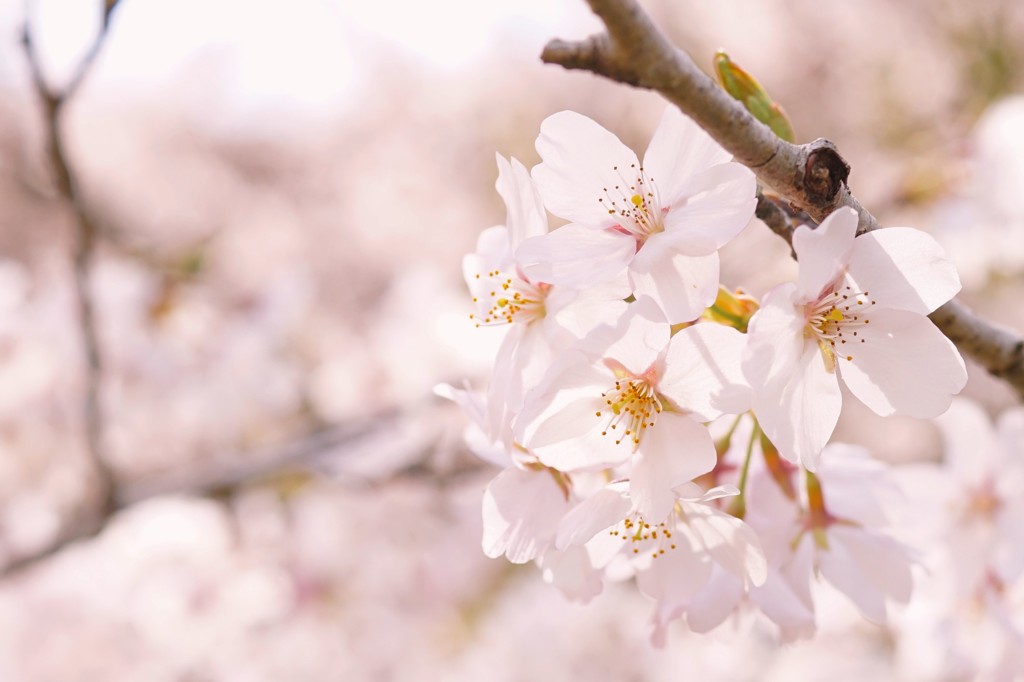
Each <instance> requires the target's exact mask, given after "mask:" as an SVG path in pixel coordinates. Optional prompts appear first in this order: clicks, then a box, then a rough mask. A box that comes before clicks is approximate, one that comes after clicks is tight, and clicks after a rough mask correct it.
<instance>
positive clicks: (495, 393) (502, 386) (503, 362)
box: [485, 324, 526, 440]
mask: <svg viewBox="0 0 1024 682" xmlns="http://www.w3.org/2000/svg"><path fill="white" fill-rule="evenodd" d="M525 335H526V325H522V324H514V325H511V327H510V329H509V330H508V333H506V334H505V338H504V339H503V340H502V342H501V346H499V347H498V353H497V354H496V355H495V360H494V371H493V372H491V383H490V385H489V386H488V387H487V412H486V415H487V420H486V422H485V432H486V433H487V435H488V436H489V437H490V438H491V439H492V440H504V438H503V433H504V432H505V431H506V430H507V429H508V428H509V426H510V421H511V418H512V415H514V414H515V413H517V412H518V411H519V409H520V408H521V407H522V401H523V397H524V395H523V391H522V383H521V381H520V380H519V370H518V369H517V367H516V351H517V350H518V349H519V347H520V342H521V341H522V339H523V338H524V336H525Z"/></svg>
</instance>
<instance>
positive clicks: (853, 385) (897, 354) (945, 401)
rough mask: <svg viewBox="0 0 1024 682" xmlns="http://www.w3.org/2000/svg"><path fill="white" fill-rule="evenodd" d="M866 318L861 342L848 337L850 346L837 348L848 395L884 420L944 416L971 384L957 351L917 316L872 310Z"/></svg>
mask: <svg viewBox="0 0 1024 682" xmlns="http://www.w3.org/2000/svg"><path fill="white" fill-rule="evenodd" d="M867 317H868V319H870V321H871V322H870V324H867V325H864V326H862V327H860V329H859V330H858V337H857V338H858V339H861V340H863V342H860V341H856V342H854V341H855V340H854V339H852V337H847V338H851V342H850V343H847V344H845V346H844V347H843V348H839V347H837V348H836V350H837V357H836V366H837V367H838V368H839V374H840V376H842V378H843V382H844V383H845V384H846V386H847V388H849V389H850V392H851V393H853V394H854V395H855V396H857V398H858V399H859V400H860V401H861V402H862V403H864V404H865V405H867V406H868V407H870V408H871V409H872V410H874V411H875V412H876V413H877V414H880V415H882V416H887V415H890V414H903V415H907V416H910V417H921V418H928V417H935V416H938V415H940V414H942V413H943V412H944V411H945V410H946V408H948V407H949V403H950V401H951V400H952V396H953V394H955V393H959V392H960V390H961V389H962V388H963V387H964V384H965V383H967V370H966V369H965V367H964V361H963V358H961V357H960V353H959V352H958V351H957V349H956V346H954V345H953V343H952V342H951V341H950V340H949V339H947V338H946V337H945V336H944V335H943V334H942V332H940V331H939V330H938V328H937V327H936V326H935V325H934V324H932V323H931V321H930V320H929V319H928V318H926V317H924V316H923V315H919V314H917V313H911V312H907V311H905V310H872V311H871V313H870V314H869V315H868V316H867ZM844 336H845V335H844ZM844 353H846V355H844ZM846 358H853V359H852V360H847V359H846Z"/></svg>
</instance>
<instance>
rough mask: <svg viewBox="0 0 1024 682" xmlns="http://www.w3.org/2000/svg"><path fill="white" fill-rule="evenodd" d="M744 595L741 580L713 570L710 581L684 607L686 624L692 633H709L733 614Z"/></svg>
mask: <svg viewBox="0 0 1024 682" xmlns="http://www.w3.org/2000/svg"><path fill="white" fill-rule="evenodd" d="M745 593H746V590H745V589H744V585H743V580H742V579H739V578H737V577H736V576H735V575H733V574H732V573H729V572H728V571H724V570H722V569H721V568H717V567H716V568H714V569H713V570H712V573H711V580H709V581H708V584H707V585H705V586H704V589H703V590H701V591H700V592H698V593H697V595H696V596H695V597H694V598H693V599H692V600H691V601H690V603H689V604H688V605H687V607H686V624H687V625H688V626H689V627H690V629H691V630H693V631H694V632H701V633H703V632H711V630H713V629H715V628H716V627H718V626H719V625H721V624H722V623H723V622H725V619H726V618H728V617H729V615H730V614H732V613H735V612H736V610H737V608H738V607H739V605H740V601H741V600H742V599H743V595H744V594H745Z"/></svg>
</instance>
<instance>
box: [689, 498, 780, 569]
mask: <svg viewBox="0 0 1024 682" xmlns="http://www.w3.org/2000/svg"><path fill="white" fill-rule="evenodd" d="M681 504H682V505H683V513H684V514H685V516H686V521H687V523H688V524H689V526H690V529H691V530H692V531H693V532H694V534H695V535H697V536H698V537H699V538H700V541H701V544H702V545H703V546H704V548H705V549H706V550H707V551H708V552H709V553H710V554H711V556H712V558H713V559H714V560H715V562H717V563H718V564H719V565H720V566H721V567H722V568H724V569H725V570H727V571H729V572H730V573H732V574H733V575H735V576H736V577H738V578H741V579H743V580H744V581H748V580H749V581H750V583H751V584H754V585H761V584H763V583H764V581H765V579H766V578H767V577H768V562H767V561H766V560H765V557H764V551H763V550H762V549H761V542H760V541H759V540H758V538H757V533H755V532H754V529H753V528H751V527H750V526H748V525H747V524H745V523H743V521H741V520H740V519H738V518H736V517H735V516H731V515H729V514H726V513H725V512H723V511H719V510H718V509H715V508H714V507H712V506H710V505H706V504H694V503H692V502H683V503H681Z"/></svg>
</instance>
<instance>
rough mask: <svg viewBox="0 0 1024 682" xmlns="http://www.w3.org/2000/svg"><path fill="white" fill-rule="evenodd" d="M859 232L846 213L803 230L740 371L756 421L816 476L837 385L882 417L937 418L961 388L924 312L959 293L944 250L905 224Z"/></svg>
mask: <svg viewBox="0 0 1024 682" xmlns="http://www.w3.org/2000/svg"><path fill="white" fill-rule="evenodd" d="M856 231H857V215H856V213H855V212H854V211H853V210H852V209H848V208H842V209H839V210H838V211H836V212H834V213H832V214H831V215H830V216H829V217H828V218H826V219H825V220H824V221H823V222H822V224H821V225H820V226H819V227H818V228H817V229H815V230H811V229H809V228H807V227H800V228H798V229H797V231H796V232H795V233H794V235H793V248H794V250H795V251H796V254H797V256H798V258H799V261H800V273H799V279H798V281H797V282H794V283H788V284H783V285H781V286H779V287H776V288H775V289H773V290H772V291H771V292H769V293H768V295H767V296H766V297H765V299H764V301H763V302H762V304H761V308H760V310H758V312H757V313H756V314H755V315H754V317H753V318H752V319H751V322H750V343H749V345H748V348H747V354H746V356H745V358H744V363H743V368H744V371H745V373H746V375H747V378H748V379H749V380H750V383H751V386H752V387H753V388H754V392H755V399H754V410H755V412H756V413H757V418H758V421H759V422H760V424H761V426H762V428H763V429H764V431H765V433H766V434H767V435H768V437H769V438H770V439H771V440H772V442H773V443H775V445H776V446H777V447H778V448H779V450H780V452H781V453H782V454H783V455H784V456H785V457H787V458H788V459H790V460H792V461H799V462H800V463H801V464H803V465H804V466H805V467H807V468H808V469H810V470H812V471H813V470H814V469H815V467H816V465H817V461H818V456H819V454H820V453H821V450H822V448H823V447H824V446H825V443H826V442H827V441H828V439H829V437H830V436H831V435H832V431H833V430H834V429H835V425H836V421H837V420H838V419H839V411H840V408H841V406H842V397H841V394H840V390H839V379H840V378H842V381H843V383H844V384H846V387H847V388H849V389H850V392H851V393H853V394H854V395H855V396H856V397H857V398H858V399H859V400H860V401H861V402H863V403H864V404H865V405H867V406H868V407H869V408H871V409H872V410H873V411H875V412H876V413H877V414H880V415H883V416H887V415H891V414H903V415H909V416H912V417H934V416H936V415H938V414H941V413H942V412H943V411H944V410H945V409H946V408H947V407H949V402H950V400H951V396H952V395H953V394H955V393H958V392H959V391H960V389H962V388H963V386H964V384H965V383H966V381H967V372H966V369H965V367H964V362H963V359H962V358H961V357H960V354H959V352H958V351H957V349H956V347H955V346H954V345H953V344H952V342H950V341H949V339H947V338H946V337H945V336H944V335H943V334H942V333H941V332H940V331H939V330H938V329H937V328H936V327H935V325H934V324H932V323H931V321H930V320H928V318H927V317H926V315H927V314H928V313H930V312H931V311H933V310H935V308H937V307H938V306H940V305H941V304H943V303H945V302H946V301H948V300H949V299H950V298H952V297H953V295H954V294H956V292H957V291H959V290H960V280H959V279H958V278H957V275H956V270H955V268H954V267H953V264H952V263H951V262H950V261H949V260H948V259H947V258H946V257H945V254H944V253H943V251H942V249H941V247H939V245H938V244H937V243H936V242H935V240H933V239H932V238H931V237H929V236H928V235H927V234H925V233H923V232H920V231H919V230H915V229H912V228H906V227H902V228H901V227H891V228H887V229H883V230H875V231H873V232H868V233H866V234H862V235H860V236H859V237H858V236H856Z"/></svg>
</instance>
